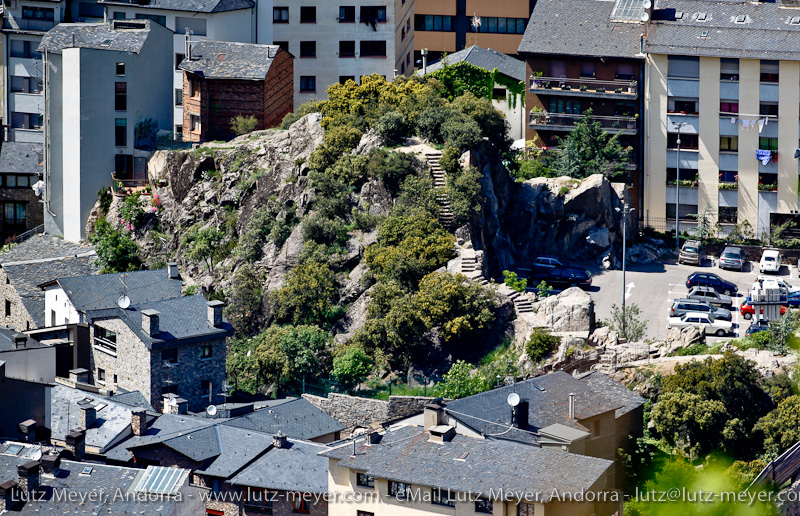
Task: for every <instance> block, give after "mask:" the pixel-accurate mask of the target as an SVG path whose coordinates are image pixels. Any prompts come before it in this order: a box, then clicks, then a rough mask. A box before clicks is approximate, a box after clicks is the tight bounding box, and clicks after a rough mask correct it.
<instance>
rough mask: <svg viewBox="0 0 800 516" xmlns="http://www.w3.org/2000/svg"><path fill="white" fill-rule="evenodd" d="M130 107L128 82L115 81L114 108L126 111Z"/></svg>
mask: <svg viewBox="0 0 800 516" xmlns="http://www.w3.org/2000/svg"><path fill="white" fill-rule="evenodd" d="M126 109H128V83H126V82H117V83H114V110H115V111H125V110H126Z"/></svg>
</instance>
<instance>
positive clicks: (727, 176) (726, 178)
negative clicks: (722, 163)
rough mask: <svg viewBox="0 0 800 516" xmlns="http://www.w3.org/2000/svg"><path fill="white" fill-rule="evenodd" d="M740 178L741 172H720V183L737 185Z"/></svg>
mask: <svg viewBox="0 0 800 516" xmlns="http://www.w3.org/2000/svg"><path fill="white" fill-rule="evenodd" d="M738 177H739V172H736V171H735V170H720V171H719V182H720V183H735V182H736V180H737V179H738Z"/></svg>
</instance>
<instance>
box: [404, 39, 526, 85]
mask: <svg viewBox="0 0 800 516" xmlns="http://www.w3.org/2000/svg"><path fill="white" fill-rule="evenodd" d="M445 62H446V63H447V64H449V65H454V64H456V63H461V62H466V63H469V64H472V65H475V66H477V67H479V68H483V69H484V70H489V71H490V72H491V71H492V70H494V69H495V68H497V71H498V72H500V73H502V74H503V75H506V76H508V77H511V78H512V79H516V80H518V81H525V61H520V60H519V59H516V58H513V57H511V56H509V55H507V54H503V53H502V52H498V51H497V50H494V49H492V48H488V49H487V48H482V47H479V46H478V45H472V46H471V47H467V48H465V49H464V50H459V51H458V52H454V53H452V54H448V55H447V56H446V57H445V58H444V59H442V60H441V61H439V62H437V63H434V64H432V65H430V66H428V73H431V72H435V71H436V70H439V69H441V68H442V66H444V64H445ZM417 73H418V74H420V75H421V74H422V71H418V72H417Z"/></svg>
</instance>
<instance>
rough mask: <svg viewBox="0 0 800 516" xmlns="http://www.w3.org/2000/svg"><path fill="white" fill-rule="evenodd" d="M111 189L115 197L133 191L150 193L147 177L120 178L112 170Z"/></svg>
mask: <svg viewBox="0 0 800 516" xmlns="http://www.w3.org/2000/svg"><path fill="white" fill-rule="evenodd" d="M111 191H112V192H113V193H114V195H116V196H117V197H127V196H128V195H131V194H134V193H139V194H141V195H151V193H152V185H150V181H148V180H147V179H121V178H118V177H117V176H116V175H115V174H114V173H113V172H112V173H111Z"/></svg>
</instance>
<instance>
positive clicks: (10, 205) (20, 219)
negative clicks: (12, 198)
mask: <svg viewBox="0 0 800 516" xmlns="http://www.w3.org/2000/svg"><path fill="white" fill-rule="evenodd" d="M26 212H27V206H26V205H25V203H24V202H7V203H5V223H6V225H8V226H24V225H25V221H26V220H27V213H26Z"/></svg>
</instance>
